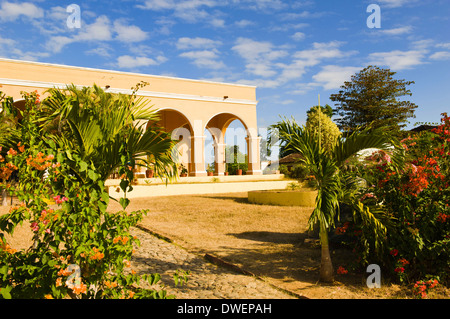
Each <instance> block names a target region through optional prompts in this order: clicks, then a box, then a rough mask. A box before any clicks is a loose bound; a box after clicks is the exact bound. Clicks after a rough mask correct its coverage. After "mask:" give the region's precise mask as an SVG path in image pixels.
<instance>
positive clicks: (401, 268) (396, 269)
mask: <svg viewBox="0 0 450 319" xmlns="http://www.w3.org/2000/svg"><path fill="white" fill-rule="evenodd" d="M394 271H395V272H404V271H405V268H403V267H397V268H395V269H394Z"/></svg>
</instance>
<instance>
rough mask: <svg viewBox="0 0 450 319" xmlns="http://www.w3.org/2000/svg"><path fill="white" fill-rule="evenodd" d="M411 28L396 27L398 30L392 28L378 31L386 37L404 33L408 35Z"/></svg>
mask: <svg viewBox="0 0 450 319" xmlns="http://www.w3.org/2000/svg"><path fill="white" fill-rule="evenodd" d="M412 29H413V28H412V27H411V26H409V25H408V26H404V27H398V28H393V29H386V30H383V29H380V30H379V32H380V33H381V34H386V35H402V34H405V33H410V32H411V31H412ZM373 34H376V32H374V33H373Z"/></svg>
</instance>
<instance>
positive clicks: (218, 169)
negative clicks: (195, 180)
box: [203, 112, 250, 175]
mask: <svg viewBox="0 0 450 319" xmlns="http://www.w3.org/2000/svg"><path fill="white" fill-rule="evenodd" d="M234 121H239V123H241V124H242V126H243V127H244V131H243V132H233V133H234V134H233V143H232V144H233V145H235V144H236V141H234V139H235V138H236V136H241V135H242V133H243V134H244V135H245V137H244V138H245V141H244V143H245V145H242V146H244V147H243V150H242V149H241V152H242V153H244V154H245V153H247V154H248V150H249V148H248V137H249V134H250V132H249V130H248V126H247V123H245V121H244V120H242V118H241V117H239V116H237V115H235V114H233V113H230V112H220V113H217V114H215V115H213V116H212V117H210V118H209V120H208V121H207V122H206V124H205V127H204V130H203V131H204V132H205V131H209V132H210V133H211V136H212V139H213V141H212V142H213V144H212V146H213V152H214V175H224V173H225V171H226V156H225V152H226V144H225V137H226V136H227V129H228V128H229V126H230V125H231V123H232V122H234ZM236 133H238V134H236ZM205 143H206V140H205ZM238 143H239V142H238ZM204 148H205V150H206V149H207V147H206V146H204ZM207 155H209V154H206V152H205V154H204V156H205V161H206V160H207V158H206V156H207ZM208 159H209V158H208Z"/></svg>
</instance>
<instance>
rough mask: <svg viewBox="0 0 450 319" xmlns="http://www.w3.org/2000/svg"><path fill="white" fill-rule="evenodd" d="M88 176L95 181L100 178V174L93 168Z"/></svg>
mask: <svg viewBox="0 0 450 319" xmlns="http://www.w3.org/2000/svg"><path fill="white" fill-rule="evenodd" d="M88 176H89V178H90V179H92V180H93V181H94V182H95V181H96V180H97V179H98V174H97V173H96V172H94V171H93V170H88Z"/></svg>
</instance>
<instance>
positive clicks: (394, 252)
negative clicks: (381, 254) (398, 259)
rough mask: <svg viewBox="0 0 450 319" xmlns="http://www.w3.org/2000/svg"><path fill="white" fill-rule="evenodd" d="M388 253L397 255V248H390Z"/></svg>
mask: <svg viewBox="0 0 450 319" xmlns="http://www.w3.org/2000/svg"><path fill="white" fill-rule="evenodd" d="M389 253H390V254H391V255H392V256H397V255H398V250H397V249H392V250H391V251H390V252H389Z"/></svg>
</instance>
